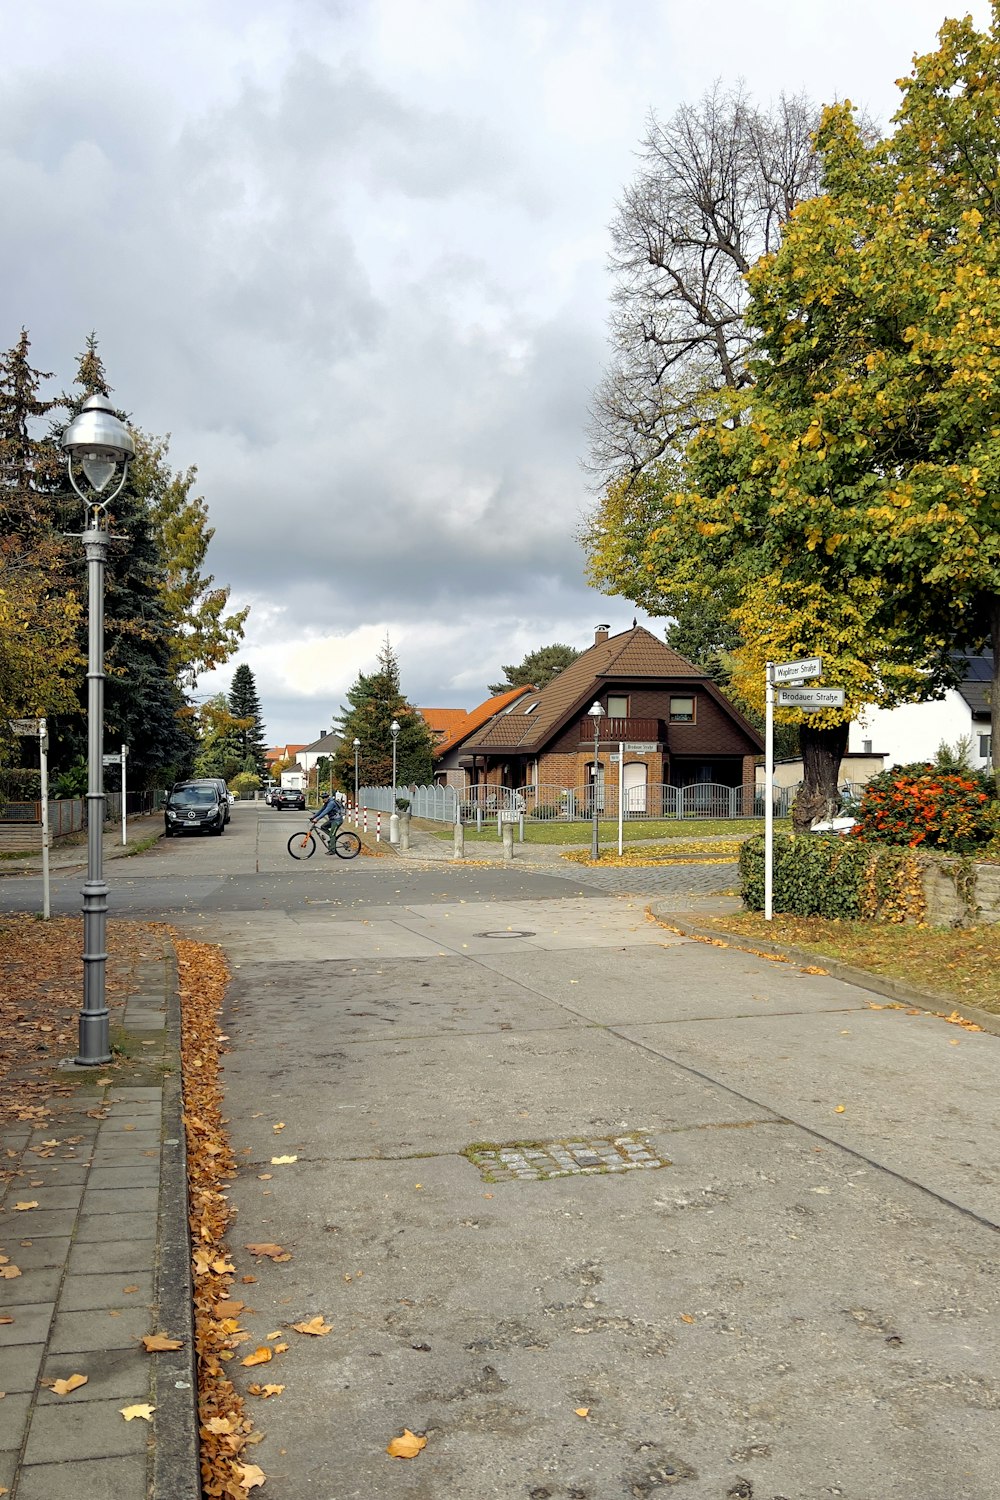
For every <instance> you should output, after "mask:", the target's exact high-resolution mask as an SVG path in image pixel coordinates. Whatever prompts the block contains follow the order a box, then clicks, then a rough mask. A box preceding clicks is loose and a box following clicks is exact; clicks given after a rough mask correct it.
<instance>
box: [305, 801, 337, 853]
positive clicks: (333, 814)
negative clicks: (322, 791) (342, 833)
mask: <svg viewBox="0 0 1000 1500" xmlns="http://www.w3.org/2000/svg"><path fill="white" fill-rule="evenodd" d="M343 821H344V809H343V807H342V806H341V803H340V798H339V797H338V796H337V794H336V792H333V791H332V792H331V793H330V795H329V797H327V799H326V801H325V802H324V803H323V806H322V807H320V808H317V810H316V811H315V812H314V813H313V815H312V817H311V818H310V819H309V822H310V824H311V825H312V827H313V828H315V829H317V830H318V831H319V832H320V833H321V834H322V835H323V836H324V838H325V841H326V852H327V854H335V853H336V852H337V851H336V843H337V830H338V829H339V828H340V825H341V823H342V822H343Z"/></svg>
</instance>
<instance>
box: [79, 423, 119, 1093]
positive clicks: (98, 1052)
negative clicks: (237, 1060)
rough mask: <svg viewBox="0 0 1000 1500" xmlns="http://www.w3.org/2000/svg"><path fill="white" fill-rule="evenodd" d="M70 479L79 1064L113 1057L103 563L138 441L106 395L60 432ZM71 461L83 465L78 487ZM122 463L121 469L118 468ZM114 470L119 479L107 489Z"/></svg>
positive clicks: (104, 562)
mask: <svg viewBox="0 0 1000 1500" xmlns="http://www.w3.org/2000/svg"><path fill="white" fill-rule="evenodd" d="M62 449H63V452H64V453H65V454H66V468H67V470H68V472H69V482H70V484H71V485H72V486H73V488H74V490H75V491H76V493H77V494H78V495H79V497H80V499H81V500H82V501H83V504H84V507H85V515H86V522H85V525H86V529H85V531H84V532H83V550H84V552H85V554H86V557H87V881H86V884H85V885H84V887H83V892H82V894H83V1010H82V1012H81V1015H80V1052H79V1056H78V1057H77V1058H76V1059H75V1061H76V1062H77V1063H79V1064H80V1065H81V1066H84V1067H97V1066H99V1065H100V1064H103V1063H106V1062H110V1060H111V1044H110V1037H109V1030H108V1007H107V1004H106V1000H105V983H104V981H105V965H106V961H107V952H106V948H107V942H106V936H107V917H108V887H107V884H106V883H105V880H104V863H103V856H104V847H103V837H104V800H105V799H104V569H105V566H106V564H107V560H108V506H109V505H110V504H111V502H112V500H114V499H116V498H117V496H118V495H120V494H121V492H122V489H123V487H124V484H125V479H126V476H127V474H128V465H129V459H131V458H134V457H135V443H134V442H133V441H132V438H131V437H130V435H129V433H128V431H127V430H126V428H125V427H124V426H123V424H122V423H121V422H120V421H119V420H118V418H117V417H116V416H115V411H114V407H113V406H112V405H111V402H110V401H109V400H108V398H107V396H101V395H96V394H95V395H93V396H88V397H87V399H86V401H85V402H84V403H83V406H82V408H81V410H80V413H79V415H78V416H76V417H74V418H73V420H72V422H70V424H69V426H68V427H67V428H66V430H65V432H64V433H63V435H62ZM74 463H75V464H76V465H77V466H78V468H79V469H82V471H83V476H84V479H85V481H86V489H85V490H84V489H81V488H80V484H79V482H78V479H77V475H76V474H75V473H74V472H73V466H74ZM119 470H120V472H119ZM116 472H119V478H118V483H117V484H116V485H115V486H114V488H113V489H110V490H109V489H108V485H109V484H110V483H111V481H112V479H113V478H114V476H115V474H116Z"/></svg>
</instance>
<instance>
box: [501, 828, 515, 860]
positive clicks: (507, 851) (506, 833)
mask: <svg viewBox="0 0 1000 1500" xmlns="http://www.w3.org/2000/svg"><path fill="white" fill-rule="evenodd" d="M513 858H514V825H513V823H505V824H504V825H503V862H504V864H508V863H509V862H510V860H512V859H513Z"/></svg>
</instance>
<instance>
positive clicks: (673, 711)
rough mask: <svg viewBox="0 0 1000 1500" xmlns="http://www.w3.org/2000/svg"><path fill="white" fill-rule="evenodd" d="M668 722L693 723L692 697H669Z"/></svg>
mask: <svg viewBox="0 0 1000 1500" xmlns="http://www.w3.org/2000/svg"><path fill="white" fill-rule="evenodd" d="M670 722H671V724H693V723H694V699H693V698H671V699H670Z"/></svg>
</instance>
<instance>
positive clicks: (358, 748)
mask: <svg viewBox="0 0 1000 1500" xmlns="http://www.w3.org/2000/svg"><path fill="white" fill-rule="evenodd" d="M354 748H355V750H360V749H361V741H360V740H359V739H355V741H354Z"/></svg>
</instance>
